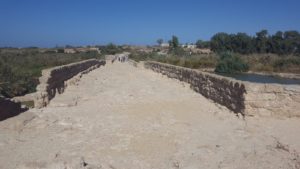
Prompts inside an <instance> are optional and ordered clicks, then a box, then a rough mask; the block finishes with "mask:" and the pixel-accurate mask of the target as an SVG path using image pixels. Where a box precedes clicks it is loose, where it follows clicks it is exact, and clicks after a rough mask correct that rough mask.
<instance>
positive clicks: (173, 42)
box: [169, 36, 179, 49]
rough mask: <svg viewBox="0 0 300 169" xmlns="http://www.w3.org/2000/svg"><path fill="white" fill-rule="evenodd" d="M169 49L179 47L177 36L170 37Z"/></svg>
mask: <svg viewBox="0 0 300 169" xmlns="http://www.w3.org/2000/svg"><path fill="white" fill-rule="evenodd" d="M169 45H170V48H172V49H176V48H178V47H179V39H178V37H177V36H172V39H171V40H170V41H169Z"/></svg>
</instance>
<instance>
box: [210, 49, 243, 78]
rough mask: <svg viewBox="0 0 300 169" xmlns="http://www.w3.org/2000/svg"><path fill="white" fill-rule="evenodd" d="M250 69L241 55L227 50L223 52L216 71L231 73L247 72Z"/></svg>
mask: <svg viewBox="0 0 300 169" xmlns="http://www.w3.org/2000/svg"><path fill="white" fill-rule="evenodd" d="M248 70H249V66H248V64H246V63H245V62H244V61H243V60H242V59H241V58H240V57H238V56H237V55H234V54H232V53H229V52H225V53H223V54H221V56H220V60H219V62H218V64H217V66H216V69H215V72H217V73H230V74H231V73H238V72H246V71H248Z"/></svg>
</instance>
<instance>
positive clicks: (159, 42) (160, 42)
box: [156, 39, 164, 46]
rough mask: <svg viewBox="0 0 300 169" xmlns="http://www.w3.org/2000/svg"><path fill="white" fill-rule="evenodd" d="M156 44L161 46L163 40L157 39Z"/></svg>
mask: <svg viewBox="0 0 300 169" xmlns="http://www.w3.org/2000/svg"><path fill="white" fill-rule="evenodd" d="M156 42H157V43H158V45H159V46H160V45H161V44H163V43H164V40H163V39H157V41H156Z"/></svg>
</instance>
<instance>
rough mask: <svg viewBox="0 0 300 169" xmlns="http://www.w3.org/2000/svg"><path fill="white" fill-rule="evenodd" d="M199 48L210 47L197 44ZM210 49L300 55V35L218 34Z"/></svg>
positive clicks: (280, 32)
mask: <svg viewBox="0 0 300 169" xmlns="http://www.w3.org/2000/svg"><path fill="white" fill-rule="evenodd" d="M197 46H198V47H200V48H201V47H203V46H205V47H208V43H207V42H204V41H198V42H197ZM209 47H210V48H211V49H212V50H213V51H214V52H224V51H231V52H235V53H240V54H251V53H274V54H278V55H292V54H295V55H300V34H299V32H298V31H285V32H282V31H278V32H276V33H275V34H273V35H271V34H269V33H268V31H267V30H262V31H260V32H257V33H256V35H255V36H249V35H248V34H246V33H237V34H227V33H223V32H222V33H217V34H215V35H214V36H213V37H212V38H211V40H210V42H209Z"/></svg>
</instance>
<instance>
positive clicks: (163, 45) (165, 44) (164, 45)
mask: <svg viewBox="0 0 300 169" xmlns="http://www.w3.org/2000/svg"><path fill="white" fill-rule="evenodd" d="M160 47H162V48H168V47H170V44H169V43H162V44H160Z"/></svg>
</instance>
